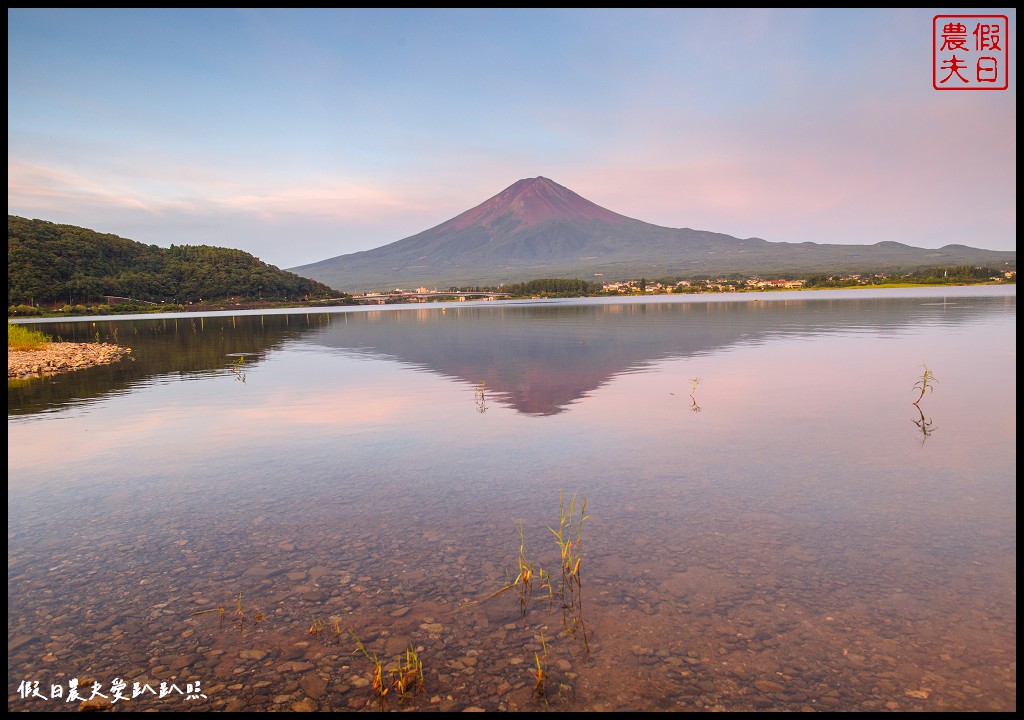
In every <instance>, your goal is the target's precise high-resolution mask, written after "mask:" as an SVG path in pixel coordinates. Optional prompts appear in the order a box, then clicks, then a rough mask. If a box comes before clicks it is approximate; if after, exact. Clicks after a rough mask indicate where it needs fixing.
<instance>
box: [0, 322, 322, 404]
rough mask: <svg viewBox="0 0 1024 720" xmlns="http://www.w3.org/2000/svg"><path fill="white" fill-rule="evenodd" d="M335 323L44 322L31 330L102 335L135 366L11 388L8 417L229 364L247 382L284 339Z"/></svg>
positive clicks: (64, 336)
mask: <svg viewBox="0 0 1024 720" xmlns="http://www.w3.org/2000/svg"><path fill="white" fill-rule="evenodd" d="M331 322H332V316H331V315H330V314H326V313H324V314H317V313H309V314H306V313H303V314H301V315H286V314H280V315H226V316H213V317H209V316H198V317H184V318H181V317H179V318H164V317H158V318H147V319H144V320H97V321H96V322H95V323H94V322H91V321H90V322H59V323H40V324H38V325H33V326H32V327H33V328H34V329H36V328H38V329H40V330H42V331H43V332H45V333H46V334H47V335H51V336H53V337H60V339H61V340H63V341H66V342H80V343H86V342H95V341H96V336H97V335H99V337H100V340H101V341H103V342H116V343H117V344H119V345H122V346H124V347H129V348H131V349H132V357H133V358H134V361H133V362H131V363H114V364H110V365H104V366H99V367H94V368H87V369H85V370H77V371H75V372H73V373H66V374H63V375H61V376H59V377H54V378H41V379H39V380H38V381H33V382H30V383H25V384H23V385H20V386H18V387H8V391H7V412H8V414H10V415H30V414H33V413H38V412H43V411H46V410H52V409H55V408H59V407H63V406H65V405H71V404H79V403H82V402H90V401H96V400H99V399H102V398H104V397H106V396H107V395H109V394H111V393H117V392H123V391H125V390H128V389H130V388H132V387H134V386H136V385H139V384H143V383H146V382H149V381H151V380H152V379H153V378H155V377H160V376H179V377H187V376H198V375H206V374H218V375H219V374H222V373H223V372H224V368H225V364H227V365H228V366H229V369H230V370H231V372H232V373H233V374H234V376H235V377H236V378H237V379H239V380H240V381H242V382H244V379H245V373H244V372H242V365H243V364H244V365H246V366H248V365H252V364H256V363H258V362H260V361H261V360H262V359H263V358H264V357H266V355H267V353H269V352H270V351H271V350H273V349H275V348H277V347H280V346H281V345H282V344H283V343H284V342H286V341H287V340H290V339H295V338H299V337H301V336H302V335H304V334H307V333H309V332H310V331H311V330H314V329H316V328H319V327H322V326H325V325H330V323H331ZM237 358H244V360H243V362H241V363H240V362H238V360H237Z"/></svg>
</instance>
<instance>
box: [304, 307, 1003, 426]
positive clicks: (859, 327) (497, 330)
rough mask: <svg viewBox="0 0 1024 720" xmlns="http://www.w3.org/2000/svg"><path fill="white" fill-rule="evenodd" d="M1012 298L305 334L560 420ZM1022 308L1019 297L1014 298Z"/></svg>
mask: <svg viewBox="0 0 1024 720" xmlns="http://www.w3.org/2000/svg"><path fill="white" fill-rule="evenodd" d="M1005 301H1006V299H1005V298H991V297H981V298H966V297H965V298H956V299H955V300H953V301H951V302H952V303H956V304H941V303H940V304H938V305H936V304H925V303H929V299H928V298H922V297H913V298H884V299H879V298H844V299H840V300H784V301H783V300H778V301H772V300H771V299H769V300H761V301H758V302H753V301H752V300H739V301H726V302H654V303H609V302H596V301H595V302H585V303H580V302H578V301H576V302H566V303H562V302H556V303H550V304H548V303H544V304H529V305H501V306H485V307H481V306H467V307H453V308H448V309H447V310H446V311H445V312H442V311H441V309H440V308H436V307H434V308H424V309H417V310H383V311H379V312H369V313H360V314H351V315H348V316H346V317H344V318H340V317H339V318H336V320H335V322H333V323H332V324H331V325H329V326H323V327H321V328H320V329H319V330H317V331H316V332H315V334H314V335H313V336H312V337H310V338H307V340H311V341H313V342H316V343H319V344H323V345H325V346H329V347H333V348H338V349H342V350H346V351H350V352H358V353H368V354H372V355H377V356H386V357H391V358H395V359H397V360H400V361H402V362H405V363H409V364H411V365H415V366H417V367H422V368H424V369H427V370H430V371H432V372H437V373H440V374H442V375H446V376H449V377H453V378H456V379H459V380H462V381H465V382H467V383H470V384H473V385H476V384H477V383H479V382H481V381H483V382H484V383H486V388H487V391H488V398H489V399H493V400H496V401H498V402H501V403H503V404H506V405H508V406H511V407H513V408H515V409H516V410H518V411H519V412H522V413H527V414H531V415H553V414H555V413H559V412H562V411H563V410H565V409H566V408H567V407H568V406H569V405H570V404H571V403H573V402H574V401H576V400H579V399H580V398H582V397H584V396H585V395H587V394H588V393H590V392H593V391H594V390H595V389H597V388H598V387H600V386H601V385H603V384H604V383H606V382H608V381H609V380H611V379H612V378H613V377H615V376H617V375H620V374H622V373H627V372H636V371H640V370H642V369H643V368H644V367H645V366H648V365H650V364H651V363H653V362H656V361H658V360H662V359H665V358H670V357H689V356H694V355H700V354H705V353H711V352H714V351H717V350H721V349H723V348H726V347H728V346H731V345H735V344H737V343H754V342H761V341H764V340H767V339H769V338H771V337H773V336H779V335H804V336H810V335H815V334H821V333H836V332H847V333H849V332H867V331H871V332H873V333H877V332H879V331H883V332H884V330H885V329H886V328H887V327H891V328H893V329H894V330H895V329H898V328H902V327H907V326H914V325H922V324H933V323H936V322H938V323H962V322H968V321H970V320H972V319H974V318H976V317H977V316H978V315H979V314H980V313H984V312H986V309H991V308H992V307H993V306H1001V305H1002V304H1003V303H1004V302H1005ZM1012 301H1014V302H1015V299H1012Z"/></svg>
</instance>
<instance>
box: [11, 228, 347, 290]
mask: <svg viewBox="0 0 1024 720" xmlns="http://www.w3.org/2000/svg"><path fill="white" fill-rule="evenodd" d="M342 294H343V293H339V292H338V291H336V290H332V289H331V288H330V287H328V286H326V285H324V284H323V283H319V282H316V281H315V280H310V279H308V278H304V277H300V276H299V275H296V274H294V273H290V272H286V271H284V270H281V269H279V268H277V267H274V266H273V265H267V264H266V263H264V262H262V261H260V260H259V259H258V258H256V257H253V256H252V255H250V254H249V253H246V252H242V251H241V250H232V249H229V248H217V247H210V246H207V245H172V246H171V247H170V248H161V247H157V246H156V245H144V244H143V243H140V242H136V241H134V240H128V239H125V238H122V237H118V236H117V235H110V234H103V233H98V232H94V231H92V230H87V229H85V228H80V227H75V226H73V225H57V224H54V223H51V222H47V221H45V220H28V219H26V218H22V217H17V216H15V215H8V216H7V304H8V306H11V305H22V304H27V305H41V304H54V303H67V304H69V305H74V304H85V303H90V302H96V301H99V300H101V299H102V298H103V297H104V296H116V297H123V298H131V299H132V300H142V301H147V302H169V303H181V304H184V303H189V302H199V301H203V300H206V301H208V300H215V299H218V298H227V297H241V298H247V299H257V298H258V299H264V300H276V299H282V300H283V299H296V298H310V299H314V298H328V297H338V296H339V295H342Z"/></svg>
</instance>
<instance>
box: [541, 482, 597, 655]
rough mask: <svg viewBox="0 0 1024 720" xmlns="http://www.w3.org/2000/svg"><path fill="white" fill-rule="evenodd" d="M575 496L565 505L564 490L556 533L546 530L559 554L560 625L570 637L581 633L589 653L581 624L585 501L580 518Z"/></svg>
mask: <svg viewBox="0 0 1024 720" xmlns="http://www.w3.org/2000/svg"><path fill="white" fill-rule="evenodd" d="M577 499H578V495H576V494H573V496H572V500H570V501H569V503H568V504H566V500H565V490H564V489H563V490H562V492H561V493H560V495H559V498H558V518H559V519H558V529H557V530H556V529H555V528H553V527H549V528H548V529H549V530H550V531H551V532H552V534H554V536H555V542H556V543H557V544H558V548H559V551H560V553H561V570H562V584H561V586H560V588H559V591H558V595H559V598H560V599H561V601H562V625H563V627H564V628H565V629H566V630H567V631H568V632H570V633H572V634H573V635H575V634H576V631H577V630H579V631H581V634H582V635H583V644H584V645H585V646H586V648H587V650H590V642H589V641H588V640H587V632H586V627H585V626H584V624H583V576H582V575H581V570H582V565H583V522H584V521H585V520H587V519H589V517H590V516H589V515H587V497H586V495H584V496H583V499H582V503H581V504H580V510H579V514H578V516H577V513H576V502H577Z"/></svg>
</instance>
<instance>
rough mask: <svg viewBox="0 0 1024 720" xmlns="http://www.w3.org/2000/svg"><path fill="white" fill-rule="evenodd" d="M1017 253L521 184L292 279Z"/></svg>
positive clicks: (633, 270) (627, 272) (920, 260)
mask: <svg viewBox="0 0 1024 720" xmlns="http://www.w3.org/2000/svg"><path fill="white" fill-rule="evenodd" d="M1016 258H1017V254H1016V252H1000V251H994V250H979V249H975V248H970V247H966V246H963V245H948V246H946V247H944V248H941V249H938V250H926V249H922V248H913V247H910V246H908V245H903V244H901V243H898V242H891V241H889V242H878V243H875V244H873V245H827V244H819V243H800V244H792V243H784V242H768V241H766V240H762V239H760V238H746V239H740V238H736V237H732V236H731V235H724V234H722V233H715V232H708V231H703V230H692V229H690V228H667V227H662V226H659V225H652V224H650V223H645V222H643V221H641V220H635V219H633V218H629V217H626V216H625V215H619V214H618V213H616V212H612V211H611V210H608V209H607V208H603V207H601V206H600V205H597V204H595V203H592V202H591V201H589V200H587V199H586V198H583V197H581V196H580V195H577V194H576V193H574V192H573V191H572V190H569V189H568V188H566V187H563V186H561V185H559V184H558V183H556V182H553V181H552V180H549V179H547V178H545V177H536V178H528V179H524V180H519V181H518V182H516V183H514V184H512V185H510V186H509V187H508V188H506V189H505V190H503V191H502V192H500V193H498V194H497V195H495V196H494V197H492V198H491V199H489V200H487V201H485V202H483V203H481V204H480V205H477V206H476V207H474V208H472V209H470V210H467V211H466V212H464V213H462V214H461V215H458V216H456V217H454V218H452V219H451V220H448V221H447V222H444V223H441V224H440V225H438V226H436V227H433V228H430V229H429V230H424V231H423V232H421V233H418V234H416V235H413V236H411V237H407V238H405V239H404V240H398V241H397V242H393V243H390V244H389V245H384V246H383V247H379V248H375V249H373V250H366V251H363V252H357V253H351V254H348V255H339V256H338V257H334V258H330V259H328V260H322V261H320V262H317V263H312V264H310V265H303V266H300V267H295V268H290V270H291V272H294V273H296V274H298V275H302V276H305V277H309V278H313V279H314V280H319V281H320V282H323V283H325V284H327V285H330V286H331V287H334V288H337V289H340V290H345V291H348V292H359V291H366V290H386V289H393V288H396V287H401V288H416V287H428V288H442V289H443V288H448V287H462V286H467V285H499V284H501V283H505V282H520V281H525V280H533V279H537V278H546V277H571V278H583V279H591V280H593V279H604V280H606V281H611V280H620V279H638V278H640V277H647V278H663V277H692V276H694V275H699V274H706V275H720V274H731V273H739V274H741V275H777V274H793V273H808V272H828V273H837V272H877V271H883V270H909V269H913V268H918V267H933V266H938V265H986V266H990V267H1003V266H1004V265H1007V264H1008V265H1010V266H1012V267H1014V268H1016Z"/></svg>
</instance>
